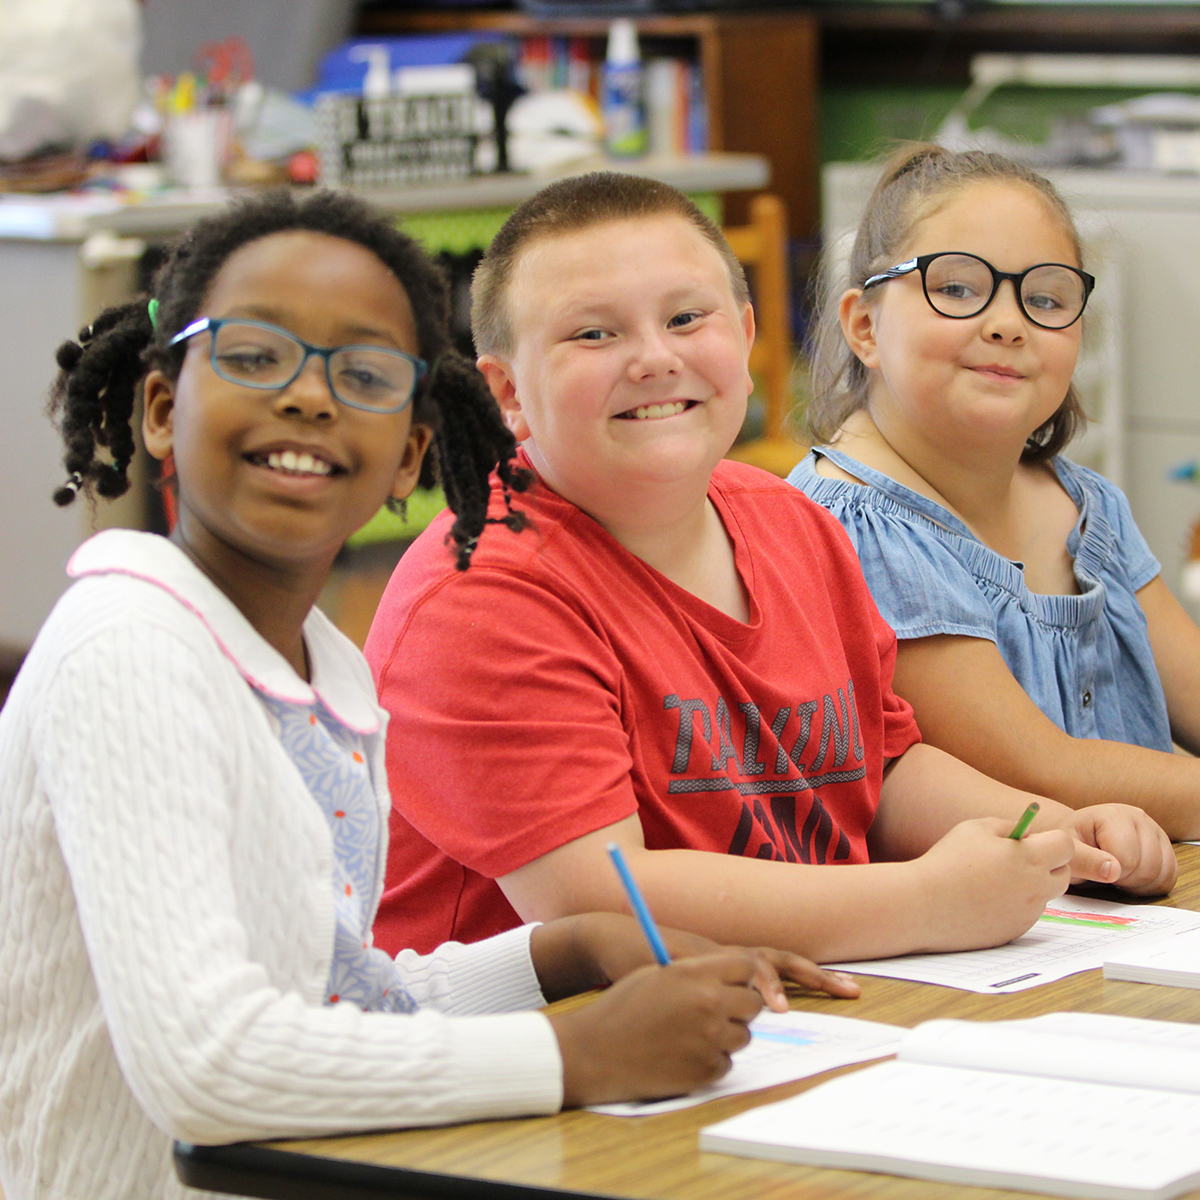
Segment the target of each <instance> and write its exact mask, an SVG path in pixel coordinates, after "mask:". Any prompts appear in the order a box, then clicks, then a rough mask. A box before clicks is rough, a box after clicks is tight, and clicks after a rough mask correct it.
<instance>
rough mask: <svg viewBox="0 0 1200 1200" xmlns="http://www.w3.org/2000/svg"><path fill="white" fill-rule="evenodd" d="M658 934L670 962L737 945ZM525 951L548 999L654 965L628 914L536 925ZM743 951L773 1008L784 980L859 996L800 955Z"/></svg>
mask: <svg viewBox="0 0 1200 1200" xmlns="http://www.w3.org/2000/svg"><path fill="white" fill-rule="evenodd" d="M659 933H660V934H661V935H662V938H663V942H664V944H665V945H666V948H667V953H668V954H670V956H671V959H672V960H676V959H681V958H696V957H699V956H708V955H713V954H718V953H721V952H723V951H725V950H731V949H738V948H735V947H728V946H719V945H717V943H716V942H713V941H710V940H709V939H708V938H705V937H700V936H699V935H698V934H694V933H687V932H685V931H683V930H681V929H670V928H666V927H660V929H659ZM529 953H530V956H531V957H532V959H533V965H534V969H535V970H536V972H537V976H538V982H539V983H540V984H541V988H542V993H543V995H544V996H545V997H546V999H547V1000H557V999H560V998H562V997H564V996H573V995H575V994H577V993H578V992H584V991H588V990H589V989H591V988H599V987H607V986H608V985H609V984H612V983H616V982H617V980H619V979H623V978H624V977H625V976H626V975H629V974H632V973H633V972H634V971H636V970H638V969H639V968H640V967H645V966H650V965H652V964H653V963H654V955H653V954H652V953H651V951H650V946H649V944H648V943H647V941H646V936H645V934H643V933H642V930H641V928H640V926H639V925H638V924H637V922H636V921H634V920H633V918H632V917H626V916H622V915H619V914H617V913H600V912H594V913H581V914H579V915H578V916H574V917H564V918H563V919H562V920H559V921H551V922H550V923H549V924H548V925H539V926H537V927H536V928H535V929H534V930H533V933H532V936H531V938H530V943H529ZM744 953H746V954H749V955H751V956H752V961H753V964H754V973H753V977H752V980H751V982H752V984H753V986H754V988H755V989H756V990H757V991H758V993H759V994H760V995H761V996H762V998H763V1001H764V1002H765V1003H766V1005H767V1007H768V1008H772V1009H774V1010H775V1011H776V1012H785V1011H786V1010H787V1007H788V1002H787V995H786V993H785V991H784V988H783V984H782V982H781V980H783V979H787V980H789V981H790V982H792V983H796V984H799V985H800V986H802V987H805V988H807V989H808V990H809V991H814V992H827V993H828V994H829V995H831V996H841V997H844V998H847V999H849V998H852V997H854V996H857V995H858V992H859V988H858V984H856V983H855V982H854V980H852V979H851V978H849V976H846V975H841V974H838V973H837V972H836V971H825V970H822V968H820V967H818V966H816V965H815V964H814V963H811V962H809V961H808V959H806V958H802V957H801V956H800V955H798V954H792V953H790V952H789V951H786V950H772V949H769V948H767V947H760V948H758V949H754V950H746V951H744Z"/></svg>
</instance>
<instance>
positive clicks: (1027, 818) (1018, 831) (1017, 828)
mask: <svg viewBox="0 0 1200 1200" xmlns="http://www.w3.org/2000/svg"><path fill="white" fill-rule="evenodd" d="M1041 807H1042V806H1041V805H1040V804H1039V803H1038V802H1037V801H1036V800H1035V801H1034V802H1033V803H1032V804H1031V805H1030V806H1029V807H1028V808H1027V809H1026V810H1025V811H1024V812H1023V813H1022V814H1021V817H1020V820H1018V821H1017V823H1016V824H1015V825H1014V826H1013V831H1012V833H1010V834H1009V835H1008V836H1009V837H1010V838H1013V839H1015V840H1016V841H1018V842H1019V841H1020V840H1021V839H1022V838H1023V837H1024V836H1025V833H1026V830H1028V828H1029V826H1030V824H1032V822H1033V818H1034V817H1036V816H1037V815H1038V809H1039V808H1041Z"/></svg>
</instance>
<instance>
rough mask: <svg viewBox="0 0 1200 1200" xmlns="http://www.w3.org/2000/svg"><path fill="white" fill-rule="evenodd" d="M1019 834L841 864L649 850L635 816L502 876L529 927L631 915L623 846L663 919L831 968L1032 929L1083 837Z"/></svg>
mask: <svg viewBox="0 0 1200 1200" xmlns="http://www.w3.org/2000/svg"><path fill="white" fill-rule="evenodd" d="M1011 828H1012V822H1011V821H1000V820H995V821H991V822H983V821H980V822H968V823H964V824H962V825H960V826H959V827H957V828H956V829H954V830H953V831H952V833H951V834H949V835H948V836H947V837H946V838H944V839H942V841H940V842H938V843H937V845H936V846H935V847H934V848H933V849H932V850H930V852H929V853H928V854H924V855H922V856H921V857H920V858H917V859H915V860H913V861H909V862H882V863H873V864H869V865H854V866H837V867H829V866H808V865H804V864H798V863H785V862H767V861H762V860H759V859H751V858H742V857H738V856H736V855H728V854H715V853H711V852H708V851H700V850H647V849H646V848H645V845H644V843H643V840H642V829H641V825H640V823H639V821H638V819H637V817H636V816H633V817H628V818H626V819H625V820H623V821H618V822H616V823H615V824H613V825H610V826H608V827H607V828H605V829H601V830H597V831H596V832H595V833H592V834H587V835H585V836H584V837H580V838H576V839H575V840H574V841H571V842H568V843H566V844H565V845H563V846H560V847H559V848H558V849H557V850H552V851H550V852H549V853H548V854H544V855H542V856H541V857H540V858H538V859H535V860H534V861H533V862H530V863H527V864H526V865H525V866H524V867H521V868H519V869H518V870H516V871H513V872H512V873H510V874H509V875H506V876H503V877H502V878H501V879H500V880H499V881H498V882H499V883H500V886H501V887H502V888H503V890H504V893H505V895H506V896H507V897H508V899H509V902H510V903H511V904H512V905H513V907H514V908H515V909H516V910H517V912H518V913H520V914H521V916H522V917H523V918H524V919H526V920H550V919H553V918H556V917H560V916H565V915H567V914H570V913H572V912H584V911H593V910H609V911H615V910H620V909H623V908H624V907H625V898H624V894H623V893H622V891H621V888H620V884H619V883H618V882H617V879H616V876H615V874H614V873H613V870H612V867H611V865H610V863H609V861H608V855H607V854H606V853H605V850H604V847H605V845H606V843H607V842H609V841H615V842H617V843H618V844H619V845H620V846H621V848H622V850H623V851H624V853H625V856H626V858H627V859H628V861H629V865H630V869H631V870H632V871H633V872H634V874H635V875H636V877H637V880H638V884H639V886H640V887H641V889H642V891H643V893H644V894H645V897H646V901H647V903H648V904H649V905H650V907H651V909H652V910H653V911H654V912H655V914H656V915H657V916H658V917H659V918H660V919H661V920H663V921H666V922H668V923H670V924H672V925H679V926H686V927H688V928H691V929H693V930H695V931H696V932H698V933H701V934H704V935H705V936H706V937H711V938H713V939H715V940H716V941H720V942H725V943H742V944H746V943H753V942H768V943H771V944H774V945H777V946H785V947H787V948H788V949H791V950H794V951H796V952H797V953H799V954H804V955H805V956H807V957H809V958H811V959H813V960H815V961H818V962H837V961H839V960H850V959H856V958H875V957H882V956H888V955H893V954H905V953H909V952H913V951H923V950H924V951H934V950H963V949H973V948H977V947H980V946H994V945H999V944H1001V943H1003V942H1006V941H1009V940H1011V939H1012V938H1014V937H1017V936H1019V935H1020V934H1022V933H1024V932H1025V930H1027V929H1028V928H1029V927H1030V925H1032V924H1033V922H1034V921H1035V920H1036V919H1037V917H1038V914H1039V913H1040V912H1041V911H1042V909H1043V907H1044V906H1045V904H1046V903H1047V901H1049V900H1052V899H1054V898H1055V897H1056V896H1059V895H1061V894H1062V893H1063V892H1064V891H1065V890H1066V888H1067V885H1068V883H1069V881H1070V873H1071V863H1072V859H1073V856H1074V853H1075V849H1076V844H1075V843H1073V842H1072V840H1071V839H1070V838H1069V837H1067V836H1066V835H1065V834H1063V833H1062V832H1059V831H1049V832H1046V833H1041V834H1034V835H1031V836H1030V837H1027V838H1025V839H1024V840H1023V841H1020V842H1016V841H1013V840H1011V839H1010V838H1007V837H1005V836H1004V835H1005V834H1006V833H1007V832H1008V831H1009V830H1010V829H1011ZM1093 853H1094V852H1093Z"/></svg>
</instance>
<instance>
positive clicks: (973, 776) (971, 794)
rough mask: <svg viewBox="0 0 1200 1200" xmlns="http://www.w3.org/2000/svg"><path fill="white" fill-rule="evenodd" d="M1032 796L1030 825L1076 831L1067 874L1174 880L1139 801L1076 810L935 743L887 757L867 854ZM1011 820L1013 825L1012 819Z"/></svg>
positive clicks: (1014, 810)
mask: <svg viewBox="0 0 1200 1200" xmlns="http://www.w3.org/2000/svg"><path fill="white" fill-rule="evenodd" d="M1031 800H1037V801H1038V803H1039V805H1040V807H1041V811H1040V812H1039V813H1038V815H1037V818H1036V819H1035V821H1034V823H1033V825H1032V829H1033V830H1034V832H1038V831H1041V830H1045V829H1062V830H1065V831H1066V832H1067V833H1069V834H1071V836H1072V837H1073V838H1075V839H1076V845H1075V857H1074V858H1073V859H1072V862H1071V871H1072V875H1073V876H1074V877H1075V878H1077V879H1090V880H1095V881H1097V882H1103V883H1114V884H1117V885H1119V886H1120V887H1123V888H1125V889H1126V890H1127V891H1132V892H1138V893H1143V894H1147V895H1160V894H1162V893H1163V892H1167V891H1170V889H1171V887H1172V886H1173V884H1174V882H1175V874H1176V870H1177V864H1176V861H1175V853H1174V851H1173V850H1172V849H1171V843H1170V842H1169V841H1168V839H1167V836H1166V834H1164V833H1163V831H1162V829H1161V828H1160V827H1159V826H1158V825H1156V824H1155V823H1154V821H1152V820H1151V819H1150V818H1149V817H1148V816H1147V815H1146V814H1145V813H1144V812H1142V810H1141V809H1137V808H1133V807H1131V806H1130V805H1127V804H1093V805H1089V806H1087V807H1085V808H1081V809H1078V810H1075V809H1071V808H1068V807H1067V806H1066V805H1063V804H1059V803H1058V802H1056V801H1054V800H1048V799H1046V798H1044V797H1039V796H1034V795H1031V794H1030V793H1028V792H1020V791H1017V790H1016V789H1014V788H1011V787H1009V786H1007V785H1006V784H1003V783H997V782H996V780H994V779H992V778H990V777H989V776H987V775H983V774H981V773H980V772H979V771H977V770H975V768H974V767H971V766H968V765H967V764H966V763H964V762H960V761H959V760H958V759H956V758H953V757H951V756H950V755H949V754H947V753H945V752H944V751H942V750H939V749H937V748H936V747H934V746H930V745H926V744H922V745H917V746H913V747H912V748H911V749H910V750H909V751H908V752H907V753H906V754H904V755H903V756H902V757H900V758H898V759H896V760H895V761H894V762H892V763H891V764H890V766H889V767H888V770H887V772H886V774H885V776H884V783H883V789H882V792H881V794H880V803H879V811H878V814H877V816H876V818H875V823H874V824H873V825H872V827H871V856H872V858H874V859H880V858H902V859H904V858H911V857H915V856H916V855H918V854H920V853H922V851H923V850H924V849H925V848H926V847H928V846H929V845H930V844H931V842H932V841H933V840H934V839H935V838H937V837H938V836H939V835H940V834H941V833H942V831H944V830H946V829H947V828H949V827H951V826H952V825H953V824H954V823H955V822H957V821H961V820H964V819H966V818H970V817H977V816H983V815H996V816H1003V817H1004V819H1005V820H1006V821H1010V820H1011V821H1013V822H1014V823H1015V821H1016V819H1017V818H1018V817H1019V816H1020V815H1021V813H1022V812H1023V811H1024V809H1025V806H1026V805H1027V804H1028V803H1029V802H1030V801H1031ZM1010 828H1011V826H1010Z"/></svg>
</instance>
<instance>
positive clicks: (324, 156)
mask: <svg viewBox="0 0 1200 1200" xmlns="http://www.w3.org/2000/svg"><path fill="white" fill-rule="evenodd" d="M475 107H476V97H475V94H474V92H471V93H469V94H468V93H457V94H441V95H431V96H388V97H385V98H382V99H377V100H373V99H365V98H362V97H358V96H344V95H333V94H328V95H325V96H322V97H321V98H320V99H319V100H318V102H317V121H318V129H319V137H320V141H319V159H320V173H319V177H318V178H319V182H320V183H321V184H322V185H324V186H334V187H336V186H349V187H365V188H371V187H380V188H383V187H403V186H405V185H407V184H414V183H438V182H441V181H443V180H448V179H461V178H463V177H464V176H467V175H471V174H473V173H474V172H475V149H476V146H477V144H478V141H479V137H478V134H477V133H476V131H475Z"/></svg>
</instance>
